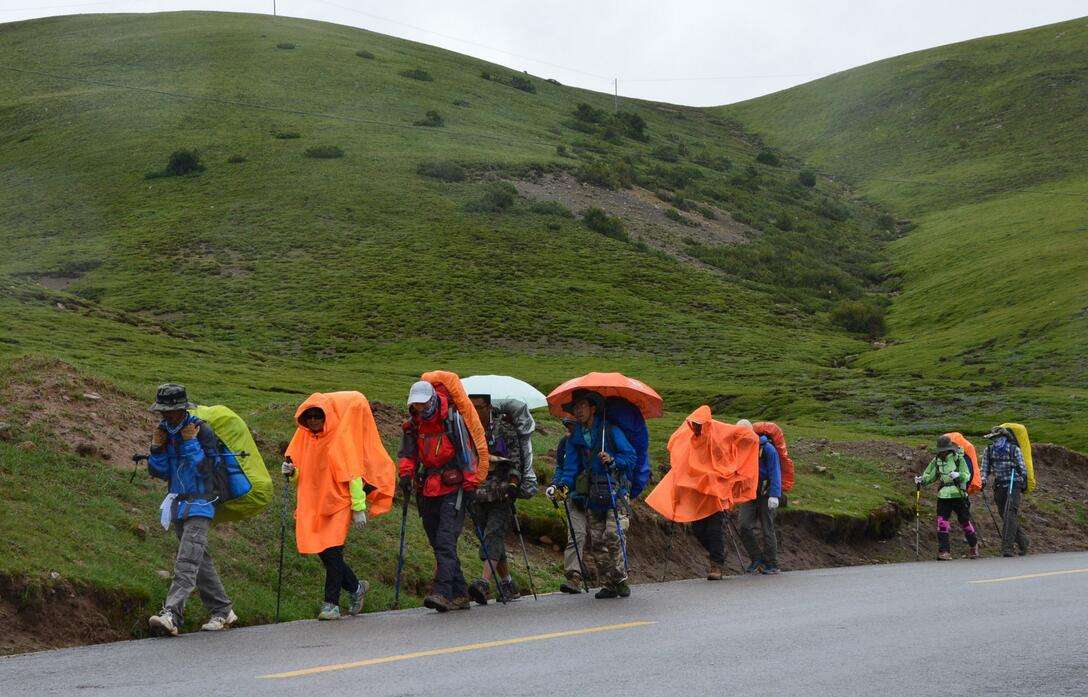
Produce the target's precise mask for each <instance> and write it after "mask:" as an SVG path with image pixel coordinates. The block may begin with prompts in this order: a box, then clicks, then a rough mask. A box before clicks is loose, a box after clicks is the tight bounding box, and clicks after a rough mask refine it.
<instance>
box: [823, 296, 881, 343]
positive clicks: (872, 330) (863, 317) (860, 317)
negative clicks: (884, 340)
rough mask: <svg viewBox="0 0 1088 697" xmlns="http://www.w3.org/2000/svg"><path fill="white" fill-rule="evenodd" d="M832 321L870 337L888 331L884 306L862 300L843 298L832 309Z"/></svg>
mask: <svg viewBox="0 0 1088 697" xmlns="http://www.w3.org/2000/svg"><path fill="white" fill-rule="evenodd" d="M831 321H832V322H834V323H835V324H837V325H839V326H840V327H842V328H844V329H846V330H847V331H850V332H855V333H858V334H865V335H866V336H867V337H869V338H870V339H875V338H877V337H879V336H883V335H884V332H885V331H886V326H885V323H884V308H883V307H880V306H879V305H874V304H872V303H867V302H864V301H861V300H843V301H842V302H840V303H839V304H838V305H836V306H835V309H834V310H832V311H831Z"/></svg>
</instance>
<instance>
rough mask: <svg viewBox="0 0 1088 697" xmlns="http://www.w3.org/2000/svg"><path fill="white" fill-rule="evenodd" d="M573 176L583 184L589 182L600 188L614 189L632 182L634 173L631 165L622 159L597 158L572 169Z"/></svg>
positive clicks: (621, 187)
mask: <svg viewBox="0 0 1088 697" xmlns="http://www.w3.org/2000/svg"><path fill="white" fill-rule="evenodd" d="M574 178H575V179H577V180H578V181H580V182H582V183H583V184H591V185H593V186H598V187H600V188H602V189H608V190H609V191H615V190H616V189H624V188H627V187H628V186H630V185H631V184H632V183H634V178H635V173H634V170H633V169H632V168H631V165H630V164H628V163H627V162H625V161H623V160H616V161H615V162H612V163H609V162H607V161H605V160H597V161H595V162H590V163H587V164H584V165H582V166H581V167H579V168H578V169H576V170H575V171H574Z"/></svg>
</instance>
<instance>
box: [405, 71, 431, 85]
mask: <svg viewBox="0 0 1088 697" xmlns="http://www.w3.org/2000/svg"><path fill="white" fill-rule="evenodd" d="M400 75H401V77H407V78H411V79H412V80H419V81H420V82H433V81H434V76H432V75H431V74H430V73H429V72H427V71H426V70H424V69H423V68H412V69H410V70H402V71H401V72H400Z"/></svg>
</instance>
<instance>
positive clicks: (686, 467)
mask: <svg viewBox="0 0 1088 697" xmlns="http://www.w3.org/2000/svg"><path fill="white" fill-rule="evenodd" d="M692 424H699V425H700V433H699V434H698V435H696V434H695V429H694V428H692ZM668 447H669V460H670V462H671V465H672V466H671V468H670V469H669V473H668V474H666V475H665V477H664V478H663V479H662V480H661V483H660V484H658V485H657V487H655V488H654V490H653V491H652V492H651V493H650V495H649V496H647V497H646V503H647V504H649V505H650V506H651V507H652V508H653V509H654V510H656V511H657V512H658V513H660V514H661V515H662V516H664V517H665V518H667V519H668V520H672V521H675V522H677V523H691V522H694V521H696V520H702V519H703V518H706V517H707V516H710V515H713V514H715V513H717V512H718V511H722V510H726V509H729V508H732V507H733V506H734V505H736V504H738V503H744V502H745V501H751V500H752V499H754V498H755V497H756V487H757V486H758V484H759V436H757V435H756V434H755V432H754V431H752V430H751V429H750V428H743V427H740V426H734V425H731V424H726V423H722V422H721V421H715V420H714V419H713V418H712V414H711V411H710V407H708V406H706V405H703V406H701V407H699V408H698V409H696V410H695V411H694V412H692V414H691V415H690V416H688V418H686V419H685V420H684V423H683V424H681V425H680V428H678V429H676V431H675V432H674V433H673V434H672V437H671V438H669V446H668Z"/></svg>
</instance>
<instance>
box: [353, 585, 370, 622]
mask: <svg viewBox="0 0 1088 697" xmlns="http://www.w3.org/2000/svg"><path fill="white" fill-rule="evenodd" d="M368 590H370V584H369V583H367V582H366V581H359V587H358V588H356V589H355V592H354V593H351V594H350V595H349V598H350V599H351V602H350V603H348V614H349V615H358V614H359V613H360V612H362V611H363V601H365V600H366V592H367V591H368Z"/></svg>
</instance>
